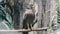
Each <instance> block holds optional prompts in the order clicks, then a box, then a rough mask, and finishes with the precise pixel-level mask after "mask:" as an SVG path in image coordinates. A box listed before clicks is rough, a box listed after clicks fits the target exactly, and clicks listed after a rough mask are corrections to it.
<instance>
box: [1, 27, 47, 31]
mask: <svg viewBox="0 0 60 34" xmlns="http://www.w3.org/2000/svg"><path fill="white" fill-rule="evenodd" d="M47 29H48V27H43V28H34V29H32V30H30V29H18V30H0V31H5V32H6V31H7V32H10V31H11V32H30V31H43V30H47Z"/></svg>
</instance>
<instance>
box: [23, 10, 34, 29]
mask: <svg viewBox="0 0 60 34" xmlns="http://www.w3.org/2000/svg"><path fill="white" fill-rule="evenodd" d="M34 19H35V14H34V13H33V11H32V10H31V9H26V11H25V13H24V19H23V28H25V29H32V25H33V24H32V23H33V22H34Z"/></svg>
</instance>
